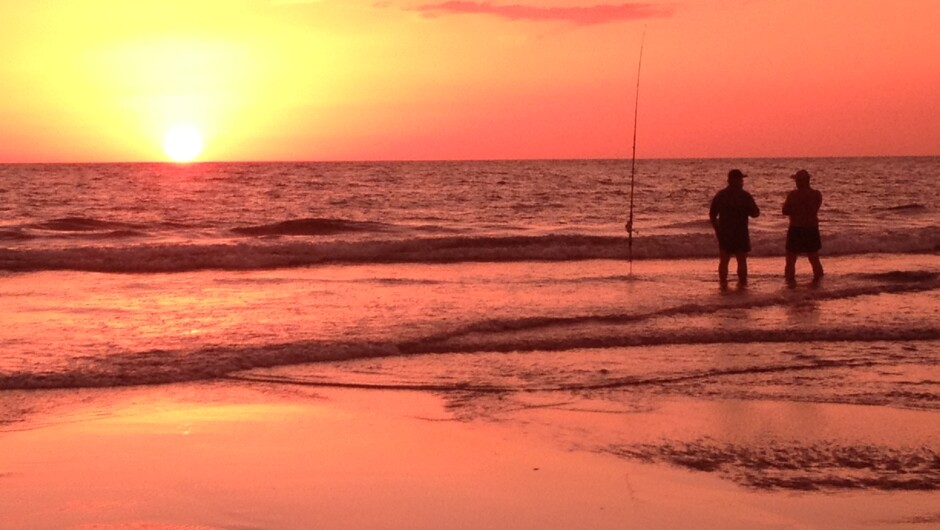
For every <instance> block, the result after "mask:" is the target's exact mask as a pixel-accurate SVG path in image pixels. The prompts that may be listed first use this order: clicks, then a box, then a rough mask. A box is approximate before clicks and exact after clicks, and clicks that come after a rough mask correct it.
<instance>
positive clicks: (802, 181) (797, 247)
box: [783, 169, 823, 284]
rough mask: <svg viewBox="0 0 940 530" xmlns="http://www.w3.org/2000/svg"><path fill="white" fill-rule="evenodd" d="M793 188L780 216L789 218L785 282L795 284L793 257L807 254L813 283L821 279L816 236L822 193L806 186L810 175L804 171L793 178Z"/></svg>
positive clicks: (820, 243) (794, 260)
mask: <svg viewBox="0 0 940 530" xmlns="http://www.w3.org/2000/svg"><path fill="white" fill-rule="evenodd" d="M792 178H793V181H794V182H795V183H796V189H795V190H793V191H791V192H790V193H789V194H788V195H787V200H786V201H784V203H783V215H786V216H789V217H790V228H789V229H787V262H786V267H785V268H784V273H783V275H784V277H785V278H786V280H787V283H790V284H792V283H794V282H795V281H796V258H797V257H798V256H799V255H800V254H806V256H807V257H808V258H809V262H810V265H812V266H813V281H817V282H818V281H819V280H820V279H822V276H823V267H822V263H820V262H819V249H821V248H822V241H821V239H820V237H819V216H818V212H819V207H820V206H822V200H823V199H822V193H820V192H819V190H816V189H813V188H812V187H810V185H809V180H810V174H809V172H808V171H806V170H805V169H801V170H799V171H797V172H796V173H795V174H794V175H793V176H792Z"/></svg>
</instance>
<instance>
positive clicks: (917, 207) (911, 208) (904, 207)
mask: <svg viewBox="0 0 940 530" xmlns="http://www.w3.org/2000/svg"><path fill="white" fill-rule="evenodd" d="M926 209H927V206H926V205H923V204H920V203H916V202H914V203H910V204H901V205H898V206H887V207H884V208H876V209H875V210H876V211H879V212H921V211H924V210H926Z"/></svg>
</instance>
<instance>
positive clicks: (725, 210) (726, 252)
mask: <svg viewBox="0 0 940 530" xmlns="http://www.w3.org/2000/svg"><path fill="white" fill-rule="evenodd" d="M744 177H745V175H744V173H742V172H741V170H740V169H732V170H731V171H729V172H728V186H727V187H726V188H725V189H723V190H721V191H719V192H718V193H717V194H716V195H715V197H714V198H713V199H712V203H711V208H709V212H708V217H709V219H711V222H712V227H714V229H715V235H716V236H717V237H718V253H719V259H718V280H719V281H720V282H721V285H722V286H725V285H727V283H728V262H730V261H731V256H734V257H735V258H736V259H737V262H738V282H740V283H741V284H742V285H743V284H746V283H747V253H748V252H750V251H751V237H750V233H749V232H748V219H749V218H750V217H757V216H758V215H760V209H759V208H758V207H757V203H756V202H754V197H751V194H750V193H748V192H746V191H744Z"/></svg>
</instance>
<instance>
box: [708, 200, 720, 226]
mask: <svg viewBox="0 0 940 530" xmlns="http://www.w3.org/2000/svg"><path fill="white" fill-rule="evenodd" d="M708 219H709V220H710V221H711V222H712V228H713V229H714V230H715V232H718V196H717V195H715V197H714V198H713V199H712V204H711V206H710V207H709V208H708Z"/></svg>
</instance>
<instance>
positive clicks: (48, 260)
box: [0, 219, 940, 273]
mask: <svg viewBox="0 0 940 530" xmlns="http://www.w3.org/2000/svg"><path fill="white" fill-rule="evenodd" d="M67 225H68V226H70V227H71V228H70V229H71V230H79V229H80V228H79V227H80V226H91V225H94V226H99V228H100V227H101V225H99V224H97V223H88V222H87V220H84V221H81V222H77V221H75V220H73V221H70V222H69V223H67ZM331 230H333V231H335V230H346V231H354V232H356V231H359V232H362V231H368V232H369V233H370V234H375V230H384V231H388V230H391V228H390V226H389V225H381V224H374V223H364V224H363V223H350V222H347V221H335V220H312V219H307V220H298V221H291V222H285V223H276V224H273V225H262V226H258V227H247V228H243V229H242V233H243V234H245V235H247V234H249V233H251V234H252V235H255V236H263V237H253V238H247V239H243V240H240V241H237V242H235V243H222V242H211V243H201V242H192V243H185V244H169V243H149V244H148V243H140V244H129V245H122V246H96V245H85V246H72V247H65V248H58V247H57V248H31V247H30V248H2V247H0V270H7V271H20V272H23V271H42V270H78V271H93V272H114V273H156V272H186V271H195V270H206V269H222V270H253V269H274V268H288V267H305V266H311V265H319V264H337V263H349V264H369V263H435V264H438V263H461V262H520V261H578V260H595V259H612V260H626V259H628V258H629V257H630V256H631V253H630V249H629V248H628V247H629V246H628V240H627V238H626V237H622V236H603V235H579V234H549V235H508V236H446V237H421V236H414V235H412V236H411V237H405V238H399V239H366V240H360V241H349V240H329V241H321V242H318V241H313V240H305V239H295V240H280V239H277V238H275V239H270V238H268V237H267V236H271V235H290V234H301V233H303V234H305V235H310V234H312V233H314V232H318V233H320V234H321V235H322V234H327V233H329V232H330V231H331ZM102 234H103V235H102ZM137 234H138V232H137V231H135V230H132V229H127V228H123V229H115V228H114V227H112V226H108V227H107V231H106V232H103V233H99V236H98V237H108V238H119V237H123V238H127V237H130V236H133V235H137ZM7 237H10V238H20V237H25V236H20V235H16V233H15V232H9V234H8V236H7ZM752 239H753V246H754V252H753V253H752V255H755V256H779V255H782V254H783V251H784V249H783V241H782V239H781V237H780V236H779V234H773V235H771V234H756V235H754V236H753V237H752ZM824 245H825V248H824V252H825V253H826V254H828V255H846V254H869V253H921V252H936V251H938V250H940V226H936V227H929V228H923V229H920V230H912V231H905V232H896V233H895V232H885V233H881V234H873V233H857V234H835V235H829V236H825V242H824ZM714 253H715V249H714V242H713V241H712V238H710V237H705V236H703V235H701V234H698V235H696V234H683V235H660V236H648V237H638V238H635V239H634V242H633V249H632V257H633V258H634V259H682V258H705V257H712V256H713V255H714Z"/></svg>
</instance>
